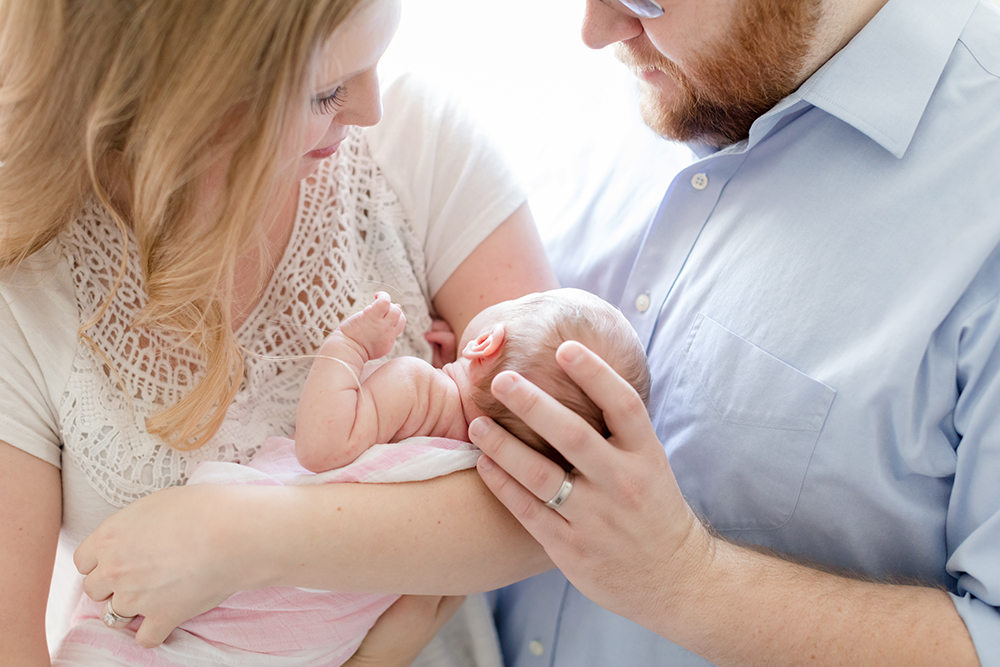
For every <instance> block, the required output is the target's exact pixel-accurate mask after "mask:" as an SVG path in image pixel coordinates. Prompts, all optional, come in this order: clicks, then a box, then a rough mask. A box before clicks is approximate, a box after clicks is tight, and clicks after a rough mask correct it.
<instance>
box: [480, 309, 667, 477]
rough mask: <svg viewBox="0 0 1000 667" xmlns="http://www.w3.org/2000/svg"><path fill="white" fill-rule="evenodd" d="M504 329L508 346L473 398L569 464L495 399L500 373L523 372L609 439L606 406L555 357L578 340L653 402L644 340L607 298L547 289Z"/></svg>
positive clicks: (511, 430)
mask: <svg viewBox="0 0 1000 667" xmlns="http://www.w3.org/2000/svg"><path fill="white" fill-rule="evenodd" d="M504 327H505V334H504V344H503V347H502V348H501V350H500V352H499V353H498V356H497V358H496V360H495V361H494V362H493V363H492V365H491V367H490V368H489V369H488V371H487V372H486V375H485V377H483V378H482V379H481V380H480V381H479V382H478V383H476V384H475V386H474V387H473V389H472V392H471V397H472V400H473V401H474V402H475V403H476V406H477V407H479V409H480V410H482V411H483V413H484V414H485V415H486V416H488V417H490V418H491V419H493V421H495V422H497V423H498V424H500V425H501V426H503V427H504V428H505V429H506V430H507V431H508V432H509V433H511V434H512V435H514V436H516V437H517V438H518V439H520V440H521V441H523V442H525V443H526V444H528V445H530V446H531V447H533V448H534V449H536V450H538V451H540V452H542V453H543V454H545V455H546V456H548V457H549V458H551V459H553V460H554V461H556V462H558V463H559V464H560V465H562V466H563V467H568V464H567V462H566V461H565V459H563V457H562V456H561V455H560V454H559V452H557V451H556V450H555V449H554V448H553V447H552V446H551V445H550V444H549V443H548V442H546V440H545V439H544V438H542V437H541V436H540V435H538V433H536V432H535V431H534V430H532V429H531V428H530V427H529V426H528V425H527V424H525V423H524V422H523V421H522V420H521V419H520V418H518V417H516V416H515V415H514V413H512V412H511V411H510V410H508V409H507V407H506V406H504V404H503V403H501V402H500V401H498V400H497V399H496V398H494V397H493V394H492V393H491V391H490V386H491V384H492V383H493V378H494V377H496V376H497V374H498V373H501V372H502V371H505V370H513V371H517V372H518V373H519V374H521V375H522V376H523V377H525V378H526V379H527V380H529V381H530V382H532V383H533V384H535V385H537V386H538V387H540V388H541V389H542V390H544V391H545V392H546V393H548V394H549V395H551V396H552V397H553V398H555V399H556V400H558V401H559V402H560V403H562V404H563V405H565V406H566V407H568V408H569V409H571V410H573V411H574V412H576V413H577V414H578V415H580V416H581V417H583V418H584V419H585V420H586V421H587V423H588V424H590V425H591V426H593V427H594V429H595V430H596V431H597V432H599V433H601V434H602V435H604V436H605V437H607V436H608V435H610V434H609V432H608V428H607V424H605V421H604V414H603V413H602V411H601V409H600V408H599V407H597V405H596V404H595V403H594V402H593V401H592V400H591V399H590V398H589V397H588V396H587V395H586V394H585V393H584V392H583V390H582V389H580V387H579V386H578V385H577V384H576V383H575V382H573V380H571V379H570V377H569V376H568V375H567V374H566V373H565V372H564V371H563V370H562V368H560V367H559V364H557V363H556V360H555V353H556V349H557V348H558V347H559V345H561V344H562V343H563V342H564V341H567V340H575V341H578V342H580V343H583V344H584V345H586V346H587V347H588V348H589V349H591V350H593V351H594V352H595V353H596V354H597V355H598V356H600V357H601V358H602V359H604V361H605V362H607V363H608V365H609V366H611V368H613V369H614V370H615V372H617V373H618V374H619V375H621V376H622V377H623V378H624V379H625V380H627V381H628V383H629V384H631V385H632V387H633V388H634V389H635V390H636V392H637V393H638V394H639V396H640V397H641V398H642V402H643V403H644V404H645V405H647V406H648V405H649V384H650V378H649V366H648V364H647V363H646V354H645V351H644V349H643V347H642V343H641V342H640V341H639V337H638V335H636V333H635V331H634V330H633V329H632V327H631V325H629V323H628V320H626V319H625V316H624V315H622V314H621V312H620V311H619V310H618V309H617V308H615V307H614V306H612V305H611V304H609V303H607V302H606V301H603V300H602V299H600V298H598V297H596V296H594V295H592V294H589V293H587V292H583V291H581V290H554V291H552V292H541V293H539V294H536V295H532V296H530V297H528V298H526V299H523V300H522V301H521V302H520V303H519V304H517V306H515V307H514V308H513V312H512V313H511V314H510V315H509V316H508V317H505V318H504Z"/></svg>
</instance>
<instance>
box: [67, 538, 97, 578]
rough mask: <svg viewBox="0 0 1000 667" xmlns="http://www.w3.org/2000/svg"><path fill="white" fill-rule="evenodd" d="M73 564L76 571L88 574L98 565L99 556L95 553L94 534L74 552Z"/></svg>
mask: <svg viewBox="0 0 1000 667" xmlns="http://www.w3.org/2000/svg"><path fill="white" fill-rule="evenodd" d="M73 565H75V566H76V571H77V572H79V573H80V574H82V575H84V576H86V575H88V574H90V573H91V572H92V571H93V570H94V568H95V567H97V556H96V555H95V554H94V549H93V541H92V536H89V537H87V539H85V540H84V541H83V542H81V543H80V546H78V547H77V548H76V551H74V552H73Z"/></svg>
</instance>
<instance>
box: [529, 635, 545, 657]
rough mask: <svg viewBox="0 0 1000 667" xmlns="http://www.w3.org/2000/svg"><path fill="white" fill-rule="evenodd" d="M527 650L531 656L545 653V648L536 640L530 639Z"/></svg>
mask: <svg viewBox="0 0 1000 667" xmlns="http://www.w3.org/2000/svg"><path fill="white" fill-rule="evenodd" d="M528 650H529V651H531V655H534V656H539V655H542V654H543V653H545V647H544V646H543V645H542V642H540V641H538V640H537V639H532V640H531V641H530V642H528Z"/></svg>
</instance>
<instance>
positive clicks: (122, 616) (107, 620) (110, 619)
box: [101, 595, 137, 630]
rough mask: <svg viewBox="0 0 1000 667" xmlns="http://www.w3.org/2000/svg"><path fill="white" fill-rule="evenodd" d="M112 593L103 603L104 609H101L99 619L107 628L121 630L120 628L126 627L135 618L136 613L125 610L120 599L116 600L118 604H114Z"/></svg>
mask: <svg viewBox="0 0 1000 667" xmlns="http://www.w3.org/2000/svg"><path fill="white" fill-rule="evenodd" d="M113 600H114V595H112V596H111V597H109V598H108V600H107V602H105V603H104V609H103V610H102V611H101V620H102V621H104V624H105V625H106V626H108V627H109V628H114V629H116V630H121V629H122V628H125V627H128V625H129V624H130V623H131V622H132V621H134V620H135V619H136V617H137V616H136V614H130V613H128V612H126V611H125V610H124V609H123V608H122V607H123V604H122V602H121V601H119V602H118V606H117V607H116V606H114V602H113Z"/></svg>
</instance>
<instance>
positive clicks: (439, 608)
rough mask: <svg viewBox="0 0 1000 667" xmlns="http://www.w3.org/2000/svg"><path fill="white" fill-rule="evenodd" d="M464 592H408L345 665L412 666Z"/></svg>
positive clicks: (370, 632) (451, 612) (366, 666)
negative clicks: (443, 595)
mask: <svg viewBox="0 0 1000 667" xmlns="http://www.w3.org/2000/svg"><path fill="white" fill-rule="evenodd" d="M463 600H465V597H464V596H445V597H441V596H437V595H404V596H403V597H401V598H399V599H398V600H397V601H396V602H395V603H394V604H393V605H392V606H391V607H389V609H387V610H386V612H385V613H384V614H382V616H381V617H380V618H379V619H378V621H376V623H375V625H374V626H373V627H372V629H371V630H369V631H368V634H367V635H366V636H365V640H364V641H363V642H361V646H360V647H358V650H357V651H356V652H355V653H354V655H353V656H351V659H350V660H348V661H347V662H346V663H344V667H409V665H410V664H411V663H412V662H413V661H414V660H415V659H416V657H417V655H419V654H420V651H422V650H423V649H424V647H425V646H427V644H428V642H430V640H431V639H433V638H434V635H436V634H437V633H438V630H440V629H441V627H442V626H443V625H444V624H445V623H447V622H448V619H450V618H451V617H452V616H453V615H454V614H455V612H456V611H458V608H459V607H460V606H462V601H463Z"/></svg>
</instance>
